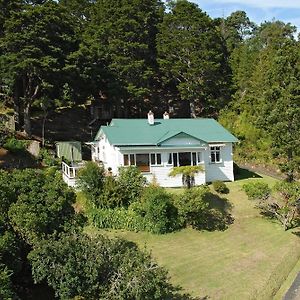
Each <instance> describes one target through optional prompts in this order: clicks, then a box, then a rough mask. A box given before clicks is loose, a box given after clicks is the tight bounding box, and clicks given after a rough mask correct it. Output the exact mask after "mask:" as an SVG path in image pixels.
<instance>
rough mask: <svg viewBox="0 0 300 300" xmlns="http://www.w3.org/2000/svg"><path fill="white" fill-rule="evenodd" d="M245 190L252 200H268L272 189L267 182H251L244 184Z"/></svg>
mask: <svg viewBox="0 0 300 300" xmlns="http://www.w3.org/2000/svg"><path fill="white" fill-rule="evenodd" d="M243 190H244V191H245V193H246V194H247V196H248V198H249V199H251V200H266V199H268V198H269V196H270V194H271V189H270V188H269V186H268V184H267V183H265V182H258V181H257V182H249V183H246V184H244V185H243Z"/></svg>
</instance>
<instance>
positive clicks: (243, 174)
mask: <svg viewBox="0 0 300 300" xmlns="http://www.w3.org/2000/svg"><path fill="white" fill-rule="evenodd" d="M248 178H262V177H261V176H260V175H258V174H257V173H255V172H252V171H250V170H247V169H243V168H239V169H238V171H236V172H235V174H234V180H235V181H238V180H243V179H248Z"/></svg>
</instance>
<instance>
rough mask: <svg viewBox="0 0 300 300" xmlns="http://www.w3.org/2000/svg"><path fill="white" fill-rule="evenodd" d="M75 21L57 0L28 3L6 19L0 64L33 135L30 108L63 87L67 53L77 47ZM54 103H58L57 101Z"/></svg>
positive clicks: (25, 122)
mask: <svg viewBox="0 0 300 300" xmlns="http://www.w3.org/2000/svg"><path fill="white" fill-rule="evenodd" d="M74 37H75V35H74V30H73V21H72V19H71V18H70V16H69V15H68V13H67V12H66V10H65V9H64V8H62V7H61V6H60V5H58V4H57V3H56V2H54V1H46V2H45V3H44V4H36V5H26V6H24V9H23V10H21V11H20V12H18V13H15V14H12V15H11V17H10V18H9V19H8V20H7V21H6V22H5V34H4V37H3V39H2V41H1V49H0V50H1V52H2V55H1V56H0V64H1V66H2V76H3V77H4V78H5V84H6V85H8V86H9V87H10V90H11V91H12V94H13V98H14V103H15V107H16V110H18V109H19V110H20V111H23V112H24V129H25V132H26V134H27V135H28V136H30V135H31V123H30V110H31V106H32V105H33V104H34V103H36V102H37V103H38V102H39V101H38V100H39V99H40V97H41V96H42V95H51V96H52V99H53V98H54V95H55V93H56V95H58V94H57V91H59V90H60V89H61V87H62V86H63V83H64V81H65V80H66V79H65V73H64V72H63V69H64V67H65V64H66V59H67V56H68V55H69V54H70V53H71V52H72V51H74V50H75V47H76V39H74ZM53 105H54V104H53Z"/></svg>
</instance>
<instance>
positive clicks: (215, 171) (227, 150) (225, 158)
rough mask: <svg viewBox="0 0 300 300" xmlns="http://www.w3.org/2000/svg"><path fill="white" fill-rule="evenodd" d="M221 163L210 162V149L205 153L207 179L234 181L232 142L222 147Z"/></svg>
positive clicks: (209, 180)
mask: <svg viewBox="0 0 300 300" xmlns="http://www.w3.org/2000/svg"><path fill="white" fill-rule="evenodd" d="M221 159H222V162H221V163H215V164H212V163H210V152H209V149H208V150H207V151H206V153H205V166H206V168H205V169H206V181H207V182H213V181H216V180H221V181H234V176H233V155H232V144H231V143H225V145H224V146H222V147H221Z"/></svg>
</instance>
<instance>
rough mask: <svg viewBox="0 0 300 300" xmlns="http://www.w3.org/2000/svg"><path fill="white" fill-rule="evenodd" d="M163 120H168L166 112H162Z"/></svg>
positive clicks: (168, 116)
mask: <svg viewBox="0 0 300 300" xmlns="http://www.w3.org/2000/svg"><path fill="white" fill-rule="evenodd" d="M163 118H164V120H168V119H170V115H169V113H168V112H167V111H165V112H164V114H163Z"/></svg>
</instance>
